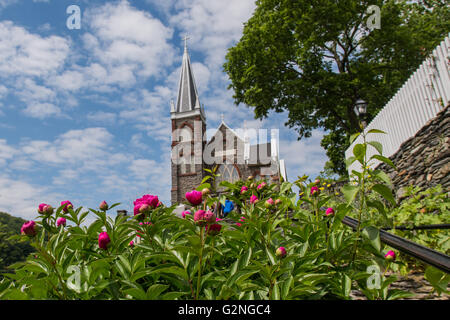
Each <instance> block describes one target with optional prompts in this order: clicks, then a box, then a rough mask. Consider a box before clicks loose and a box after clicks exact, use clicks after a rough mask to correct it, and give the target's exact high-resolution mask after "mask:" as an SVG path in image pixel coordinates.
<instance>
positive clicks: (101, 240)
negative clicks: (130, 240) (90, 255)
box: [98, 232, 111, 250]
mask: <svg viewBox="0 0 450 320" xmlns="http://www.w3.org/2000/svg"><path fill="white" fill-rule="evenodd" d="M110 242H111V239H110V238H109V235H108V233H107V232H101V233H100V234H99V236H98V246H99V248H100V249H103V250H106V249H108V245H109V243H110Z"/></svg>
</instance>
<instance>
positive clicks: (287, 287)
mask: <svg viewBox="0 0 450 320" xmlns="http://www.w3.org/2000/svg"><path fill="white" fill-rule="evenodd" d="M293 281H294V277H293V276H292V275H290V276H289V278H287V279H286V280H285V281H284V282H283V286H282V289H281V299H283V300H284V299H286V297H287V296H288V294H289V291H290V289H291V285H292V282H293Z"/></svg>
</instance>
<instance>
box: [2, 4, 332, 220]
mask: <svg viewBox="0 0 450 320" xmlns="http://www.w3.org/2000/svg"><path fill="white" fill-rule="evenodd" d="M70 5H78V6H79V7H80V9H81V29H79V30H76V29H74V30H70V29H68V28H67V26H66V20H67V18H68V17H69V14H67V13H66V9H67V7H68V6H70ZM254 8H255V6H254V1H253V0H228V1H222V0H178V1H175V0H166V1H156V0H142V1H125V0H121V1H86V0H85V1H81V0H79V1H76V0H71V1H65V0H0V211H6V212H9V213H11V214H13V215H16V216H21V217H23V218H28V219H31V218H33V217H35V216H36V208H37V206H38V204H39V203H41V202H44V203H50V204H52V205H53V206H55V207H57V206H58V204H59V203H60V201H62V200H70V201H72V203H73V204H74V206H76V207H78V206H84V207H97V206H98V204H99V203H100V202H101V201H102V200H106V201H107V202H108V203H113V202H122V203H123V205H122V206H121V208H124V209H127V210H131V206H132V202H133V200H134V199H136V198H138V197H141V196H142V195H143V194H147V193H150V194H157V195H158V196H159V197H160V199H161V200H162V201H163V202H165V203H166V204H169V203H170V188H171V186H170V130H171V124H170V100H171V99H174V100H175V99H176V95H177V87H178V79H179V72H180V66H181V58H182V53H183V41H182V38H183V36H184V35H185V34H188V35H189V37H190V39H189V41H188V47H189V52H190V57H191V63H192V66H193V70H194V76H195V81H196V84H197V88H198V91H199V95H200V102H201V103H202V104H204V106H205V111H206V118H207V125H208V129H212V128H217V127H218V125H219V123H220V119H221V114H223V115H224V119H225V122H226V123H227V124H228V125H229V126H230V127H232V128H236V129H237V128H242V127H243V126H244V121H246V124H247V127H249V128H265V129H279V130H280V156H281V158H284V159H285V160H286V165H287V172H288V177H289V179H290V180H293V179H295V178H296V177H297V176H298V175H303V174H308V175H311V176H313V177H314V176H315V175H317V174H318V173H319V171H321V170H322V168H323V165H324V163H325V161H326V156H325V151H324V150H323V149H322V148H321V147H320V140H321V137H322V135H323V132H322V131H314V132H313V136H312V137H311V138H309V139H306V140H302V141H297V134H296V133H295V132H294V130H293V129H288V128H285V127H284V123H285V122H286V120H287V114H286V113H283V114H272V115H271V116H270V117H269V118H268V119H265V120H263V121H259V120H255V119H254V115H253V110H252V109H250V108H247V107H245V106H242V105H241V106H239V107H236V106H235V105H234V104H233V99H232V94H233V93H232V92H231V91H230V90H227V85H228V84H229V79H228V77H227V75H226V74H225V73H224V72H223V71H222V65H223V63H224V61H225V53H226V50H227V48H228V47H230V46H232V45H233V44H235V43H236V42H237V41H238V40H239V39H240V37H241V34H242V25H243V23H244V22H245V21H247V20H248V19H249V18H250V17H251V15H252V12H253V10H254Z"/></svg>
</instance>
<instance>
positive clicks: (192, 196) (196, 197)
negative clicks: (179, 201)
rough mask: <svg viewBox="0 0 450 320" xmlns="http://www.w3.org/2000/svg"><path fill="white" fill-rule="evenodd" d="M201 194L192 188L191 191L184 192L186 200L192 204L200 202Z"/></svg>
mask: <svg viewBox="0 0 450 320" xmlns="http://www.w3.org/2000/svg"><path fill="white" fill-rule="evenodd" d="M202 196H203V194H202V193H201V192H200V191H197V190H192V191H191V192H186V200H187V201H189V202H190V203H191V204H192V205H193V206H196V205H199V204H200V203H202Z"/></svg>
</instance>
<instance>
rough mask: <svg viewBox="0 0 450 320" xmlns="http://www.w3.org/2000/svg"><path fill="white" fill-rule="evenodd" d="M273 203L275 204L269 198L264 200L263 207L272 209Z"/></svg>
mask: <svg viewBox="0 0 450 320" xmlns="http://www.w3.org/2000/svg"><path fill="white" fill-rule="evenodd" d="M274 203H275V202H274V201H273V199H272V198H269V199H267V200H266V202H265V206H266V208H270V207H272V206H273V205H274Z"/></svg>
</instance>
